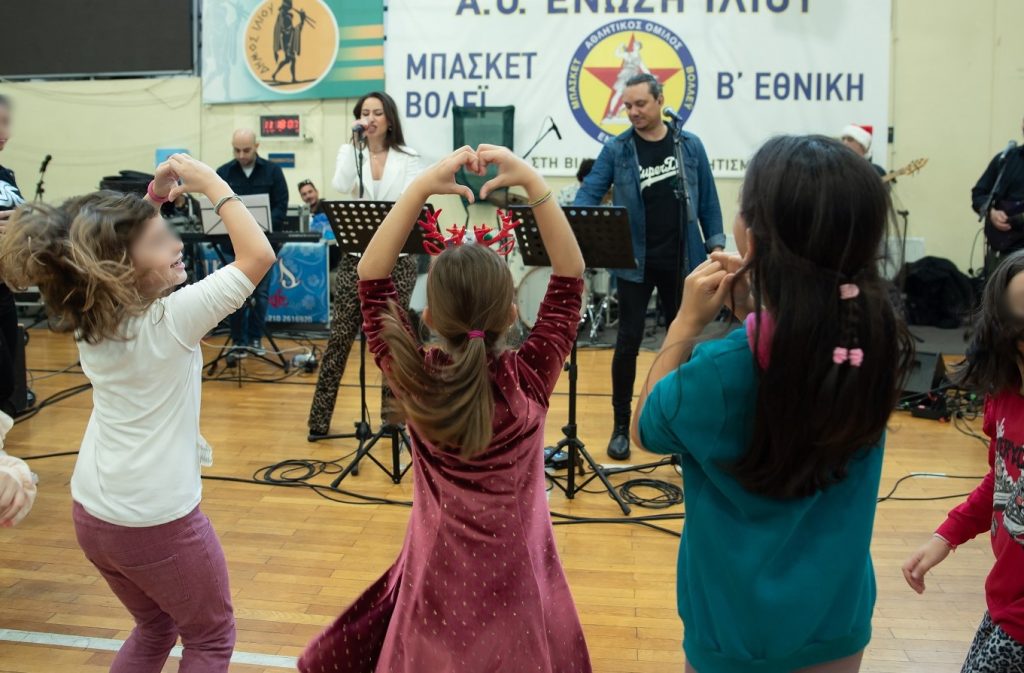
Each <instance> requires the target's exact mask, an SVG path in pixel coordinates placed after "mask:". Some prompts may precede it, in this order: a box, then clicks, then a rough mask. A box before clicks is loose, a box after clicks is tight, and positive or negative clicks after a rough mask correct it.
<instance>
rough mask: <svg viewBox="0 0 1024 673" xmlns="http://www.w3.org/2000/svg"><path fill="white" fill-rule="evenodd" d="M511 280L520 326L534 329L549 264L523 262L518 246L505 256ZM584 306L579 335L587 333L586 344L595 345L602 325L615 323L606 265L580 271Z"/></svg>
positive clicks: (524, 328) (545, 285)
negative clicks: (533, 264) (587, 342)
mask: <svg viewBox="0 0 1024 673" xmlns="http://www.w3.org/2000/svg"><path fill="white" fill-rule="evenodd" d="M508 264H509V269H510V270H511V271H512V281H513V283H514V284H515V288H516V294H515V298H516V306H517V307H518V308H519V322H520V327H521V329H522V330H523V331H524V332H528V331H529V330H531V329H533V326H534V324H535V323H536V321H537V312H538V311H539V310H540V304H541V302H542V301H543V300H544V293H545V292H547V289H548V281H549V280H551V267H548V266H533V267H528V266H526V265H525V264H523V262H522V258H521V257H520V256H519V254H518V250H513V252H512V253H511V254H510V255H509V256H508ZM583 283H584V285H583V306H582V309H581V310H580V322H581V323H583V328H582V329H581V330H580V332H581V336H582V335H583V334H584V333H586V334H587V339H588V340H589V342H590V343H589V345H591V346H594V345H597V344H598V343H599V342H598V339H599V337H600V335H601V333H602V332H603V331H604V328H605V327H613V326H615V325H616V324H618V319H619V318H618V300H617V299H616V298H615V296H614V292H615V290H614V287H613V286H612V276H611V274H610V273H609V272H608V270H607V269H587V270H586V271H585V272H584V275H583Z"/></svg>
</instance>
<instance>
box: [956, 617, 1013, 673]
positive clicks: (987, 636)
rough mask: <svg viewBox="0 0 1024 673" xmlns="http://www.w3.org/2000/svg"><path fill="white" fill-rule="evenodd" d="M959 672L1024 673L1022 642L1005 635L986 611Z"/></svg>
mask: <svg viewBox="0 0 1024 673" xmlns="http://www.w3.org/2000/svg"><path fill="white" fill-rule="evenodd" d="M960 673H1024V644H1022V643H1018V642H1017V641H1016V640H1014V639H1013V638H1011V637H1010V636H1009V635H1007V634H1006V632H1005V631H1003V630H1002V629H1001V628H999V625H998V624H996V623H995V622H993V621H992V618H991V617H990V616H989V614H988V613H987V612H986V613H985V618H984V619H982V620H981V626H979V627H978V633H977V634H976V635H975V636H974V642H973V643H971V649H970V650H969V651H968V652H967V659H966V660H965V661H964V667H963V668H962V669H960Z"/></svg>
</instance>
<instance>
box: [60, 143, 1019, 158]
mask: <svg viewBox="0 0 1024 673" xmlns="http://www.w3.org/2000/svg"><path fill="white" fill-rule="evenodd" d="M1015 149H1017V141H1016V140H1011V141H1010V142H1008V143H1006V147H1005V148H1004V149H1003V153H1002V154H1000V155H999V160H1000V161H1003V160H1004V159H1006V155H1007V154H1009V153H1010V152H1012V151H1014V150H1015ZM47 158H49V157H47Z"/></svg>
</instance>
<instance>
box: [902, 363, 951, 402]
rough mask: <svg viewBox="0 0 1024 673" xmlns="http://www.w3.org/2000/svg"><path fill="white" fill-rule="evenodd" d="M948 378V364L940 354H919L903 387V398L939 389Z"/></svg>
mask: <svg viewBox="0 0 1024 673" xmlns="http://www.w3.org/2000/svg"><path fill="white" fill-rule="evenodd" d="M945 376H946V363H945V362H943V361H942V355H941V354H939V353H929V352H918V353H916V354H915V355H914V364H913V366H912V367H911V368H910V374H908V375H907V382H906V383H905V384H904V385H903V396H904V397H907V396H908V395H922V394H924V393H928V392H931V391H933V390H935V389H936V388H938V387H939V385H940V384H941V383H942V379H943V378H945Z"/></svg>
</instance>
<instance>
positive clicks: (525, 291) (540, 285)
mask: <svg viewBox="0 0 1024 673" xmlns="http://www.w3.org/2000/svg"><path fill="white" fill-rule="evenodd" d="M550 280H551V267H548V266H535V267H532V268H530V270H529V271H527V272H526V275H525V276H523V279H522V280H521V281H519V285H518V287H516V306H518V307H519V321H520V322H521V323H523V325H524V326H525V327H526V328H527V329H533V326H534V325H535V324H536V323H537V313H538V312H539V311H540V304H541V302H542V301H544V294H545V293H546V292H547V291H548V281H550ZM589 303H590V292H589V291H588V290H587V289H586V288H584V290H583V305H582V306H581V307H580V317H581V318H582V317H583V311H585V310H586V307H587V304H589Z"/></svg>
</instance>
